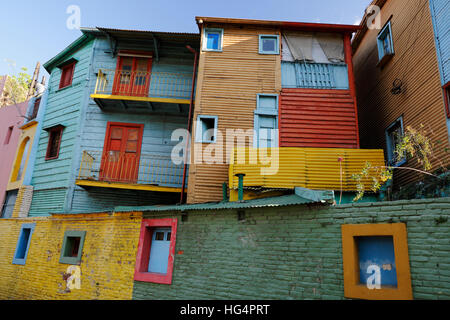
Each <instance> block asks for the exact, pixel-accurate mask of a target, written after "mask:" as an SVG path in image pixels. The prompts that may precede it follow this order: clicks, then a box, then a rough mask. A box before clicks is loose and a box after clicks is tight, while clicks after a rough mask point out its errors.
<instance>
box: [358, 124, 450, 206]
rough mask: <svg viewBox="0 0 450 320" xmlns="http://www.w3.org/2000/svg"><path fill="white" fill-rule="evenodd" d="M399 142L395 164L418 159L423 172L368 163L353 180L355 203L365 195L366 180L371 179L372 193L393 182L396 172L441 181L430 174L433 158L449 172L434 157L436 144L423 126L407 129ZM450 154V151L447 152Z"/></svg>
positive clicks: (445, 170) (395, 152)
mask: <svg viewBox="0 0 450 320" xmlns="http://www.w3.org/2000/svg"><path fill="white" fill-rule="evenodd" d="M397 141H399V142H398V143H397V144H396V146H395V151H394V154H395V160H396V161H395V162H396V163H398V162H399V161H401V160H402V159H405V158H414V157H415V158H416V160H417V162H418V164H419V165H420V166H421V167H422V168H423V170H419V169H415V168H410V167H393V166H372V164H371V163H370V162H366V164H365V166H364V168H363V169H362V171H361V172H360V173H358V174H353V175H352V178H353V179H354V180H356V187H357V195H356V197H355V198H354V199H353V201H358V200H360V199H361V198H362V197H363V196H364V193H365V185H364V183H363V180H364V179H371V180H372V185H371V188H370V189H371V191H373V192H377V191H378V190H380V188H381V187H382V185H383V184H384V183H386V182H387V181H389V180H391V179H392V177H393V173H394V170H410V171H416V172H420V173H423V174H425V175H428V176H432V177H435V178H436V179H440V178H439V177H438V176H436V175H434V174H432V173H430V171H431V169H432V165H431V160H430V159H431V158H434V159H436V160H437V161H438V163H439V164H440V166H441V168H442V169H443V172H447V171H448V170H447V168H445V167H444V165H443V164H442V162H441V161H440V160H439V159H437V158H436V157H435V155H434V152H433V148H434V144H433V142H432V141H431V139H430V137H429V133H428V132H427V131H426V130H425V127H424V125H423V124H421V125H420V128H419V129H414V128H412V127H410V126H408V127H407V128H406V132H405V133H404V134H403V135H402V136H401V137H398V140H397ZM445 151H446V152H448V150H447V149H446V150H445Z"/></svg>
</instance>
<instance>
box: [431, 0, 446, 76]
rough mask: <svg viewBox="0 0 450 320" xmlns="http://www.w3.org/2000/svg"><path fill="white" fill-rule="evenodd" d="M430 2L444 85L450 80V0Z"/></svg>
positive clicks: (433, 0) (432, 0)
mask: <svg viewBox="0 0 450 320" xmlns="http://www.w3.org/2000/svg"><path fill="white" fill-rule="evenodd" d="M430 4H431V6H430V8H431V14H432V17H433V21H434V27H435V37H436V45H437V50H438V57H439V59H440V61H439V62H440V65H441V72H442V83H441V84H442V85H444V84H446V83H447V82H449V81H450V1H448V0H430Z"/></svg>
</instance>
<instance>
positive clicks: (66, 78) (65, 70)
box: [59, 61, 76, 89]
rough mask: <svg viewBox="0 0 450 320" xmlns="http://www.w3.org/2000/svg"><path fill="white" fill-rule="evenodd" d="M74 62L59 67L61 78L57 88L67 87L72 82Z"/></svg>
mask: <svg viewBox="0 0 450 320" xmlns="http://www.w3.org/2000/svg"><path fill="white" fill-rule="evenodd" d="M75 64H76V62H75V61H74V62H72V63H69V64H68V65H65V66H63V67H61V80H60V81H59V89H62V88H65V87H68V86H70V85H71V84H72V80H73V73H74V70H75Z"/></svg>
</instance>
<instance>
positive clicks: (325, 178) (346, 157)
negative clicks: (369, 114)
mask: <svg viewBox="0 0 450 320" xmlns="http://www.w3.org/2000/svg"><path fill="white" fill-rule="evenodd" d="M276 150H278V154H279V167H278V171H277V172H276V174H273V175H263V174H262V173H261V168H262V167H263V168H267V167H270V165H272V163H271V164H270V165H262V164H261V162H262V161H261V160H260V158H259V160H258V161H256V159H257V158H256V157H255V155H256V154H257V153H258V151H257V150H256V149H252V148H248V149H246V150H245V154H246V159H249V160H248V161H247V162H246V164H239V162H238V161H239V158H238V156H237V152H239V149H238V150H235V156H234V159H233V164H232V165H230V171H229V177H230V178H229V186H230V188H231V189H235V188H237V186H238V178H237V177H235V176H234V175H235V174H237V173H245V174H246V176H245V177H244V186H245V187H265V188H287V189H293V188H295V187H303V188H308V189H312V190H340V189H341V164H342V190H343V191H356V181H355V180H353V179H352V178H351V176H352V175H353V174H359V173H361V170H362V169H363V168H364V166H365V164H366V161H369V162H370V163H371V164H372V166H384V165H385V164H384V155H383V150H363V149H329V148H278V149H276ZM272 152H274V151H272ZM272 154H273V153H272ZM249 155H253V156H252V158H250V156H249ZM269 158H270V157H269ZM339 158H342V162H341V164H340V162H339V161H338V159H339ZM241 159H242V158H241ZM250 159H252V160H253V162H254V164H251V163H252V162H250ZM371 174H376V172H375V171H373V172H372V171H371ZM363 182H364V184H365V186H366V188H370V185H371V183H372V180H371V178H369V179H366V180H364V181H363Z"/></svg>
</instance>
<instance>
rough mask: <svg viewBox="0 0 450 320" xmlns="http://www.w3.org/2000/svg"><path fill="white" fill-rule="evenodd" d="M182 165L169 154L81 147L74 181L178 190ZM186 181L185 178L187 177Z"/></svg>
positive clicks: (179, 188) (79, 183)
mask: <svg viewBox="0 0 450 320" xmlns="http://www.w3.org/2000/svg"><path fill="white" fill-rule="evenodd" d="M183 168H184V166H183V164H180V165H176V164H174V163H173V162H172V160H171V158H170V157H168V156H159V155H154V154H143V153H141V155H140V157H139V158H137V157H136V155H135V154H134V153H119V152H115V151H110V152H109V153H107V154H103V153H102V152H101V151H91V150H84V151H83V153H82V156H81V164H80V170H79V172H78V177H77V180H76V184H77V185H79V186H83V187H103V188H118V189H132V190H145V191H160V192H181V185H182V180H183ZM186 180H187V179H186Z"/></svg>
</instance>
